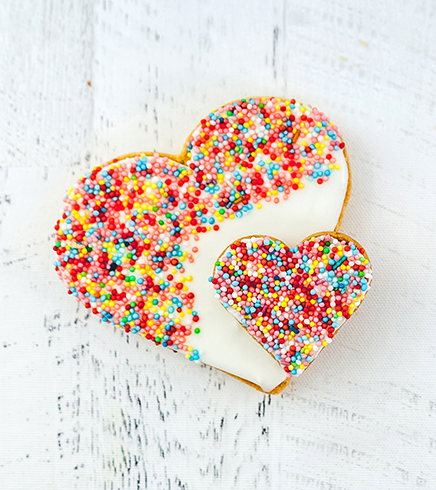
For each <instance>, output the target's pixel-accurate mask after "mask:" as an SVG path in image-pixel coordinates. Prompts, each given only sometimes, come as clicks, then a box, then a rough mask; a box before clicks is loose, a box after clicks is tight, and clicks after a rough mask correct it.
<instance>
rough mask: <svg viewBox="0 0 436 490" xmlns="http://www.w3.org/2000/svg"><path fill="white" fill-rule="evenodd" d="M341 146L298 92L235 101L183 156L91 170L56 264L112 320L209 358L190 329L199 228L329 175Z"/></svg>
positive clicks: (68, 218) (205, 124)
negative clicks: (188, 268)
mask: <svg viewBox="0 0 436 490" xmlns="http://www.w3.org/2000/svg"><path fill="white" fill-rule="evenodd" d="M343 147H344V144H343V142H342V140H341V138H340V134H339V133H338V132H337V128H336V126H335V125H334V124H333V123H332V122H331V121H329V119H328V118H327V117H326V116H324V114H322V113H321V112H319V111H318V110H317V109H315V108H312V107H310V106H308V105H303V104H301V103H300V102H298V101H295V100H281V99H278V98H256V99H242V100H240V101H237V102H234V103H231V104H229V105H226V106H224V107H222V108H220V109H218V110H217V111H215V112H213V113H210V114H209V116H207V117H206V118H205V119H203V120H202V121H201V123H200V125H199V126H198V127H197V128H196V129H195V130H194V132H193V133H192V134H191V136H190V138H189V140H188V143H187V146H186V149H185V150H186V151H184V152H183V153H182V156H181V157H180V158H179V159H178V160H179V161H174V160H171V159H170V158H168V157H166V156H160V155H159V154H155V155H151V156H150V155H149V154H139V155H137V156H134V157H128V158H124V159H122V160H120V161H118V160H114V161H113V162H109V163H108V164H106V165H103V166H99V167H96V168H94V169H93V170H92V172H89V173H87V174H86V175H85V176H83V177H81V178H80V179H79V180H78V182H77V184H76V185H75V186H74V187H73V188H72V189H71V190H70V191H69V192H68V194H67V196H66V198H65V207H64V210H63V214H62V217H61V219H60V220H59V221H58V222H57V224H56V227H55V229H56V233H57V236H56V243H55V246H54V250H55V251H56V253H57V256H58V258H57V260H56V262H55V267H56V271H57V272H58V275H59V276H60V278H61V279H62V280H63V281H64V282H65V283H66V285H67V288H68V292H69V294H71V295H73V296H75V297H76V298H77V300H78V301H81V302H82V303H83V304H84V305H85V306H86V307H87V308H90V309H91V310H92V312H93V313H95V314H97V315H98V316H99V317H101V318H102V320H103V321H105V322H110V323H112V324H114V325H116V326H118V327H122V328H124V329H125V331H126V332H132V333H140V334H141V335H142V336H143V337H145V338H147V339H148V340H152V341H154V342H155V343H156V344H160V345H162V346H164V347H170V348H172V349H174V350H176V351H177V350H182V351H184V352H185V355H186V357H187V358H188V359H190V360H193V361H196V360H199V353H198V351H197V350H196V349H194V348H193V347H192V345H191V344H190V342H189V337H190V336H191V335H193V334H194V335H195V334H196V333H199V332H200V328H199V327H198V325H200V324H199V323H198V322H199V320H200V315H199V314H198V312H197V308H198V305H195V295H194V293H193V292H192V291H190V289H189V283H190V282H191V281H192V277H191V276H189V275H187V274H185V267H184V264H185V263H186V261H187V262H188V263H189V262H193V261H194V258H195V254H196V253H197V252H198V243H197V242H198V241H199V238H200V236H201V234H202V233H207V232H214V231H215V232H216V231H218V230H219V229H220V226H225V224H223V222H224V221H226V220H234V219H240V218H243V216H244V215H245V214H246V213H249V212H256V208H259V209H260V208H261V207H262V201H265V202H271V201H273V202H274V203H279V202H280V200H281V199H283V200H287V199H288V198H289V195H290V193H291V192H296V191H299V190H300V189H302V188H303V187H304V186H305V184H306V185H314V186H317V185H320V184H323V185H328V180H329V177H330V175H331V172H334V171H335V169H337V168H339V165H338V164H337V162H336V159H335V157H334V153H335V152H336V151H340V150H342V148H343ZM200 245H201V240H200ZM223 245H225V244H223ZM214 260H215V257H211V268H212V267H213V262H214ZM206 286H207V285H206Z"/></svg>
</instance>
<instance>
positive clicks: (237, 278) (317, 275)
mask: <svg viewBox="0 0 436 490" xmlns="http://www.w3.org/2000/svg"><path fill="white" fill-rule="evenodd" d="M210 280H211V282H212V284H213V287H214V288H215V290H216V293H217V295H218V297H219V299H220V301H221V303H222V305H223V306H224V308H226V309H227V310H228V311H229V312H230V313H232V314H233V315H234V316H235V318H236V319H237V320H238V321H239V322H240V323H241V324H242V325H243V326H244V327H245V328H246V330H247V332H248V333H249V334H250V335H251V336H252V337H253V338H254V339H255V340H256V341H257V342H258V343H259V344H261V345H262V346H263V347H264V349H265V350H267V351H268V352H269V353H270V354H271V355H272V356H274V358H275V359H276V360H277V361H278V362H279V363H280V365H281V366H282V367H283V368H284V369H285V371H286V372H287V375H288V377H292V376H298V375H299V374H301V373H302V372H303V370H304V369H305V368H307V367H308V366H309V364H310V363H311V362H312V361H313V359H314V358H315V357H316V356H317V355H318V353H319V352H320V351H321V350H322V349H323V348H324V347H325V346H326V345H327V344H328V343H330V342H331V340H332V339H333V337H334V335H335V333H336V332H337V330H338V329H339V328H340V327H341V326H342V325H343V324H344V323H345V321H346V320H348V319H349V318H350V316H351V315H352V314H353V313H354V312H355V311H356V309H357V307H358V306H359V305H360V304H361V302H362V301H363V299H364V296H365V294H366V292H367V291H368V288H369V286H370V284H371V280H372V270H371V265H370V262H369V259H368V257H367V255H366V252H365V250H364V249H363V248H362V247H361V246H360V245H359V244H357V243H356V242H355V241H352V240H351V239H350V238H349V237H347V236H345V235H343V234H340V233H330V234H325V233H322V234H317V235H314V236H311V237H309V238H307V239H306V240H304V241H303V242H301V243H300V244H298V245H297V246H296V247H295V248H289V247H287V246H286V245H285V244H284V243H283V242H281V241H280V240H277V239H271V238H269V237H248V238H243V239H240V240H237V241H235V242H233V243H232V244H231V245H230V246H229V247H228V248H227V249H226V250H225V251H224V253H223V254H222V255H221V257H219V258H218V260H217V262H216V263H215V270H214V275H213V277H211V278H210Z"/></svg>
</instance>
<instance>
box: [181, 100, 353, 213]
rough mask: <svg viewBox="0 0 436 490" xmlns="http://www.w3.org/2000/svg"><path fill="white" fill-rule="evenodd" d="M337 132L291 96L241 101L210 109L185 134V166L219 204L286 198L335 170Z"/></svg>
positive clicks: (339, 145) (240, 205)
mask: <svg viewBox="0 0 436 490" xmlns="http://www.w3.org/2000/svg"><path fill="white" fill-rule="evenodd" d="M344 147H345V144H344V142H343V141H342V139H341V134H340V133H338V129H337V127H336V126H335V124H334V123H333V122H331V121H330V120H329V119H328V118H327V117H326V116H325V115H324V114H323V113H322V112H320V111H318V109H316V108H313V107H311V106H309V105H305V104H302V103H301V102H299V101H296V100H295V99H291V100H284V99H279V98H274V97H258V98H249V99H242V100H239V101H236V102H233V103H231V104H228V105H226V106H223V107H220V108H219V109H218V110H216V111H214V112H211V113H210V114H209V115H208V116H207V117H206V118H204V119H202V121H201V123H200V124H199V126H198V127H197V128H196V129H195V130H194V132H193V133H192V134H191V136H190V138H189V140H188V145H187V157H188V161H187V164H188V165H189V167H190V168H191V169H192V170H193V171H194V172H195V180H196V183H197V185H199V186H200V187H201V188H204V190H205V191H206V192H209V193H211V194H215V195H217V199H218V202H219V203H220V205H221V206H222V207H224V208H227V209H228V208H231V209H232V210H233V211H234V212H238V211H239V214H242V213H241V211H242V212H243V211H244V210H245V209H244V206H245V205H246V204H248V203H253V204H255V203H257V202H259V201H261V200H263V199H266V200H267V201H269V200H271V199H274V200H277V201H278V199H279V198H280V196H282V195H283V196H284V198H285V199H286V198H287V196H288V195H289V194H290V192H291V191H294V192H295V191H297V190H298V189H302V188H304V185H305V183H308V182H311V181H315V182H316V183H317V184H319V185H321V184H323V183H325V182H327V181H328V180H329V177H330V175H331V173H332V172H334V171H335V170H337V169H339V165H338V163H337V161H336V158H335V152H337V151H340V150H341V149H343V148H344Z"/></svg>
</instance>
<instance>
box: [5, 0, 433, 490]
mask: <svg viewBox="0 0 436 490" xmlns="http://www.w3.org/2000/svg"><path fill="white" fill-rule="evenodd" d="M435 20H436V4H435V2H434V1H432V0H417V1H413V2H412V1H410V2H407V1H405V0H401V1H394V0H385V1H383V2H377V1H369V2H359V1H357V0H354V1H353V0H334V1H330V2H326V1H321V0H313V1H311V2H293V1H289V0H288V1H286V0H283V1H271V2H264V1H260V0H251V1H239V2H235V1H231V0H220V1H219V2H212V1H211V0H173V1H172V2H171V1H168V0H167V1H164V0H162V1H160V0H154V1H149V2H146V1H144V0H130V1H127V0H126V1H121V0H100V1H98V0H96V1H93V0H51V1H50V0H27V1H26V0H22V1H20V2H18V1H16V0H1V2H0V26H1V29H0V55H1V65H0V145H1V146H0V155H1V160H0V250H1V256H0V274H1V283H0V287H1V290H0V302H1V313H0V315H1V316H0V322H1V352H0V362H1V365H0V383H1V399H0V400H1V405H0V407H1V418H0V425H1V430H0V441H1V444H0V487H1V488H2V489H3V488H4V489H6V490H27V489H32V490H48V489H62V490H65V489H90V490H96V489H105V490H106V489H107V490H109V489H111V490H112V489H153V490H154V489H158V490H160V489H184V490H196V489H200V490H203V489H208V488H216V489H224V490H229V489H254V488H258V489H267V488H274V489H288V488H295V489H329V490H339V489H341V490H342V489H350V490H355V489H357V490H361V489H409V488H411V489H414V488H425V489H436V321H435V315H436V311H435V310H436V308H435V299H434V298H435V293H434V289H435V286H436V284H435V280H434V278H435V274H436V268H435V262H434V260H433V261H431V259H432V258H433V257H434V242H435V238H436V237H435V217H434V214H435V204H436V193H435V177H436V166H435V165H436V163H435V161H436V159H435V152H436V143H435V137H436V109H435V107H436V106H435V105H436V83H435V80H436V27H435ZM88 82H89V83H88ZM253 94H254V95H256V94H265V95H283V96H286V97H290V98H291V97H296V98H299V99H300V100H303V101H305V102H309V103H312V104H314V105H317V106H318V107H319V108H320V109H322V110H324V111H325V112H326V113H327V114H328V115H329V116H330V117H331V118H332V119H333V120H334V121H335V122H336V123H337V124H338V126H339V127H340V128H341V129H342V131H343V133H344V138H345V139H346V142H347V148H348V152H349V156H350V159H351V163H352V171H353V183H354V186H353V193H352V197H351V201H350V204H349V207H348V209H347V212H346V215H345V220H344V223H343V229H344V230H345V231H346V232H347V233H349V234H351V235H353V236H355V237H356V238H357V239H358V240H359V241H360V242H361V243H362V244H364V245H365V246H366V248H367V250H368V251H369V253H370V256H371V258H372V261H373V264H374V270H375V274H376V275H375V281H374V286H373V289H372V291H371V292H370V294H369V295H368V297H367V299H366V302H365V305H363V306H362V308H361V309H360V310H359V312H358V314H357V315H356V316H355V317H353V318H352V320H351V321H350V322H349V324H347V326H346V328H344V329H343V330H342V331H341V332H340V334H339V335H338V336H337V337H336V339H335V342H333V344H332V345H331V346H330V347H329V348H328V349H327V350H326V351H325V352H324V353H323V354H322V356H320V357H319V359H317V361H316V362H315V363H314V365H313V366H312V367H311V369H310V370H309V371H308V372H307V373H306V374H304V375H303V376H302V377H301V378H299V379H298V381H296V382H295V383H292V385H291V386H290V387H289V388H288V389H287V390H286V391H285V392H284V393H283V394H282V395H280V396H276V397H269V396H264V395H263V394H261V393H258V392H256V391H254V390H252V389H250V388H249V387H247V386H245V385H242V384H240V383H238V382H237V381H235V380H234V379H232V378H230V377H227V376H226V375H224V374H222V373H220V372H218V371H214V370H211V369H209V368H206V367H203V368H196V367H195V366H192V365H191V364H189V363H187V362H186V361H185V360H184V359H182V358H181V357H177V356H175V355H173V354H172V353H171V352H166V351H164V350H163V349H157V348H155V347H154V346H152V345H148V343H147V342H145V341H143V340H142V339H137V338H136V337H128V336H126V335H125V334H123V333H122V332H121V331H119V330H115V329H112V328H111V327H108V326H107V325H105V324H101V323H100V322H99V321H98V320H97V319H96V318H94V317H88V316H87V315H86V312H85V309H84V308H83V307H78V305H77V304H76V303H75V301H73V300H72V298H71V297H69V296H68V295H67V294H66V291H65V289H64V286H63V284H61V283H60V281H59V280H58V279H57V277H56V275H55V273H54V271H53V268H52V265H51V263H52V261H53V260H54V255H53V252H52V251H51V246H52V240H53V233H52V227H53V224H54V222H55V220H56V218H57V215H58V212H59V209H60V206H61V199H62V196H63V195H64V192H65V190H66V189H67V187H69V185H70V184H71V183H72V182H73V181H74V180H75V178H76V177H77V176H78V175H79V174H80V173H81V172H83V171H85V170H86V169H88V168H89V167H91V166H93V165H95V164H97V163H100V162H103V161H105V160H107V159H110V158H113V157H115V156H117V155H120V154H123V153H125V152H130V151H135V150H152V149H156V150H160V151H163V152H169V153H178V152H179V151H180V150H181V148H182V145H183V142H184V140H185V138H186V137H187V135H188V134H189V132H190V131H191V129H192V128H193V127H194V125H195V124H196V123H197V122H198V120H199V119H201V118H202V117H203V116H204V115H205V114H207V112H208V111H209V110H210V109H213V108H215V107H217V106H219V105H221V104H222V103H225V102H227V101H230V100H233V99H236V98H239V97H242V96H245V95H253Z"/></svg>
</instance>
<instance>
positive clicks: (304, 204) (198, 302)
mask: <svg viewBox="0 0 436 490" xmlns="http://www.w3.org/2000/svg"><path fill="white" fill-rule="evenodd" d="M335 158H336V160H337V161H336V163H337V164H339V165H340V169H339V170H334V171H333V172H332V174H331V176H330V177H329V180H328V182H325V183H324V184H322V185H318V184H317V183H316V182H308V181H307V180H306V179H303V182H304V184H305V187H304V188H303V189H299V190H297V191H295V192H291V194H290V196H289V199H288V200H287V201H284V200H281V201H280V203H278V204H275V203H273V202H269V203H268V202H262V209H253V210H252V211H250V212H249V213H246V214H244V215H243V217H242V218H235V219H234V220H230V219H227V220H225V221H224V222H222V223H221V224H220V230H219V231H218V232H210V233H205V234H204V235H202V236H201V238H200V240H199V241H198V248H199V252H198V253H197V254H196V257H195V262H194V263H192V264H189V263H187V262H185V269H186V275H192V276H193V278H194V279H193V281H192V282H191V283H190V284H189V289H190V290H191V291H192V292H193V293H194V294H195V308H196V309H197V311H198V313H199V316H200V318H201V320H200V322H199V323H198V324H196V325H195V326H196V327H197V326H198V327H199V328H200V329H201V332H200V333H199V334H198V335H196V334H192V335H191V336H190V337H189V340H188V342H189V343H190V344H191V345H192V346H193V347H194V349H197V350H198V351H199V354H200V359H201V361H202V362H204V363H206V364H208V365H210V366H213V367H216V368H218V369H221V370H223V371H226V372H228V373H230V374H234V375H236V376H239V377H241V378H243V379H246V380H248V381H251V382H253V383H255V384H257V385H259V386H260V387H261V388H262V389H263V391H267V392H268V391H271V390H273V389H274V388H275V387H276V386H278V385H279V384H280V383H281V382H282V381H284V379H285V378H286V375H285V371H284V370H283V369H282V368H281V367H280V365H279V364H278V362H277V361H276V360H275V359H274V358H273V357H272V356H271V355H270V354H269V353H268V352H266V351H265V350H264V349H263V347H262V346H261V345H260V344H258V343H257V342H256V341H255V340H254V339H253V338H252V337H251V335H250V334H249V333H248V332H247V331H246V330H245V329H244V327H242V325H240V324H239V323H238V322H237V320H236V319H235V318H234V317H233V316H232V315H230V314H229V313H228V312H227V311H226V310H225V309H224V307H223V306H222V305H221V304H220V302H219V300H218V299H217V298H216V297H215V292H214V289H213V287H212V285H211V284H210V283H209V277H210V276H211V275H212V273H213V269H214V263H215V261H216V259H217V258H218V257H220V255H221V254H222V253H223V251H224V250H225V249H226V248H227V246H228V245H230V244H231V243H232V242H233V241H235V240H237V239H238V238H242V237H244V236H251V235H268V236H271V237H272V238H278V239H280V240H282V241H283V242H284V243H286V244H287V245H288V246H290V247H293V246H295V245H297V244H298V243H299V242H300V241H301V240H302V239H304V238H306V237H307V236H309V235H310V234H311V233H315V232H320V231H333V230H334V229H335V227H336V224H337V222H338V219H339V216H340V214H341V211H342V205H343V202H344V199H345V195H346V191H347V185H348V168H347V163H346V161H345V157H344V154H343V151H342V150H340V151H337V152H335Z"/></svg>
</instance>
